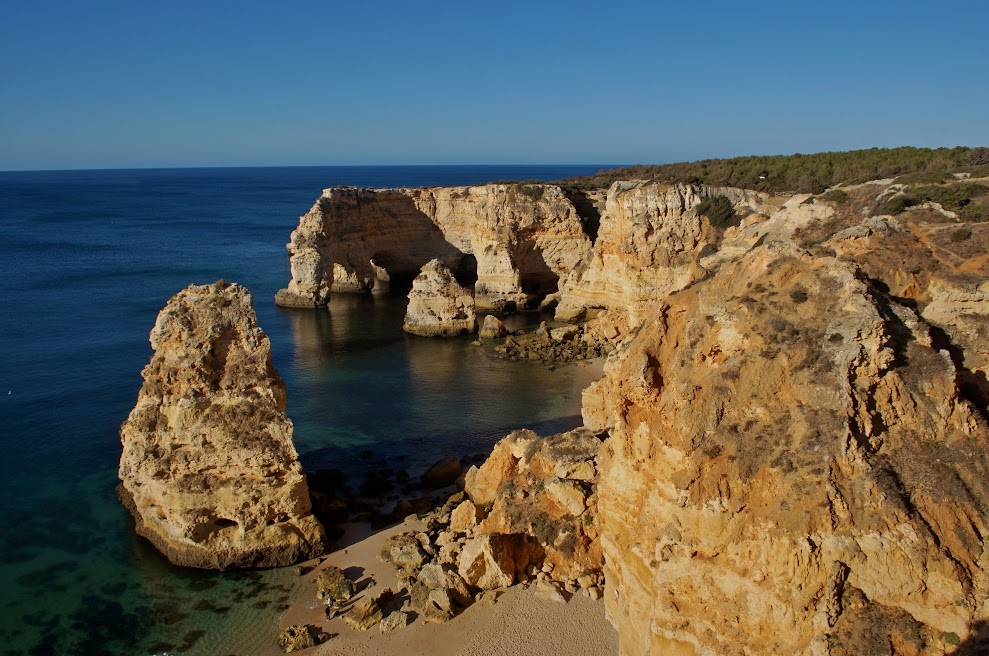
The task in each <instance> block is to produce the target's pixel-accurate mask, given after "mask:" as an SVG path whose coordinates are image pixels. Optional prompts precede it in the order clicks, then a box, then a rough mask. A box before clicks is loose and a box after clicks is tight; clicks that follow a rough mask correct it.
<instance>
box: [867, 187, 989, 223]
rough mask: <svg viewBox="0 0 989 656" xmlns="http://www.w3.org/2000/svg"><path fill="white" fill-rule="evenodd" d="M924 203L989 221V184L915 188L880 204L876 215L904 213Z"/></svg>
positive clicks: (966, 216)
mask: <svg viewBox="0 0 989 656" xmlns="http://www.w3.org/2000/svg"><path fill="white" fill-rule="evenodd" d="M924 203H937V204H938V205H940V206H941V207H943V208H944V209H946V210H949V211H951V212H954V213H956V214H958V216H959V218H961V219H962V220H964V221H989V187H987V186H985V185H981V184H976V183H959V184H953V185H923V186H919V187H912V188H910V189H908V190H906V191H905V192H904V193H902V194H898V195H896V196H893V197H892V198H890V199H889V200H886V201H884V202H883V203H881V204H879V205H878V206H877V207H876V209H875V211H874V214H900V213H901V212H903V211H904V210H906V209H908V208H910V207H913V206H916V205H922V204H924Z"/></svg>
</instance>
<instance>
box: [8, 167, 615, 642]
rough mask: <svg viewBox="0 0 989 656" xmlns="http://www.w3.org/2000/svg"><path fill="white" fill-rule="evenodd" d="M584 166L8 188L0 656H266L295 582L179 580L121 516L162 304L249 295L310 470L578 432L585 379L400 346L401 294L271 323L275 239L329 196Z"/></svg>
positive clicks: (21, 177) (41, 177) (90, 179)
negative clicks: (337, 188)
mask: <svg viewBox="0 0 989 656" xmlns="http://www.w3.org/2000/svg"><path fill="white" fill-rule="evenodd" d="M599 168H601V167H599V166H583V167H573V166H570V167H503V166H502V167H319V168H315V167H313V168H278V169H199V170H194V169H189V170H178V169H173V170H134V171H76V172H23V173H10V172H8V173H0V274H2V275H0V299H2V311H0V453H2V458H0V591H2V596H0V653H4V654H109V655H116V654H120V655H127V656H134V655H141V654H163V653H168V654H181V655H183V656H187V655H199V654H201V655H220V656H223V655H226V654H239V655H241V656H244V655H246V654H255V653H263V652H267V651H270V650H271V648H272V645H273V636H274V627H275V621H276V620H277V617H278V615H279V613H280V612H281V609H282V608H283V607H284V605H286V604H287V602H288V600H289V598H290V596H291V594H292V592H293V589H294V586H295V582H296V577H295V576H294V575H293V574H292V573H291V572H290V571H287V570H272V571H264V572H226V573H212V572H200V571H194V570H183V569H180V568H176V567H173V566H172V565H170V564H169V563H168V562H167V561H166V560H165V559H164V558H162V557H161V556H160V555H159V554H158V553H157V552H156V551H155V550H154V549H153V548H152V547H150V546H149V545H148V544H147V543H146V542H145V541H143V540H142V539H140V538H137V537H135V536H134V534H133V531H132V525H131V521H130V518H129V516H128V515H127V513H126V512H125V511H124V510H123V509H122V508H121V507H120V505H119V504H118V503H117V500H116V497H115V494H114V486H115V485H116V464H117V460H118V458H119V455H120V443H119V437H118V434H117V430H118V428H119V425H120V423H121V422H122V421H123V419H124V418H125V417H126V415H127V412H128V411H129V410H130V408H131V407H132V406H133V404H134V400H135V398H136V395H137V391H138V389H139V387H140V371H141V368H142V367H143V366H144V365H145V364H146V363H147V361H148V358H149V357H150V355H151V349H150V346H149V345H148V341H147V337H148V332H149V331H150V329H151V326H152V325H153V323H154V319H155V316H156V315H157V313H158V311H159V310H160V309H161V307H162V306H163V305H164V304H165V302H166V301H167V300H168V298H169V297H170V296H171V295H172V294H174V293H175V292H176V291H178V290H179V289H181V288H182V287H184V286H185V285H187V284H189V283H192V282H196V283H205V282H212V281H214V280H216V279H219V278H223V279H225V280H232V281H237V282H240V283H242V284H244V285H246V286H247V287H248V288H249V289H251V290H252V292H253V293H254V298H255V309H256V310H257V313H258V319H259V322H260V324H261V326H262V328H263V329H264V330H265V331H266V332H267V333H268V335H269V337H270V338H271V340H272V346H273V357H274V361H275V366H276V367H277V368H278V370H279V372H280V373H281V374H282V377H283V378H284V379H285V382H286V385H287V388H288V395H289V406H288V413H289V416H290V417H291V418H292V419H293V421H294V422H295V427H296V431H295V440H296V446H297V448H298V450H299V453H300V456H301V458H302V461H303V465H304V467H306V468H307V469H314V468H319V467H330V466H332V467H340V468H342V469H345V470H350V471H358V470H360V469H361V467H363V466H364V462H365V460H364V459H362V458H361V456H360V453H361V452H362V451H365V450H371V451H373V452H374V453H375V455H376V457H381V458H386V459H388V460H389V462H390V463H394V465H395V466H396V468H405V469H408V470H409V471H410V472H412V473H413V474H415V473H418V472H420V471H422V470H423V469H425V467H426V466H428V465H429V464H430V463H431V462H433V461H435V460H436V459H437V458H439V457H440V456H443V455H447V454H450V453H454V454H465V453H475V452H478V451H484V450H486V449H487V448H489V447H490V445H491V444H492V443H493V442H494V441H495V440H497V439H498V438H499V437H501V436H502V435H504V434H505V433H506V432H508V431H509V430H511V429H514V428H518V427H522V426H529V427H533V428H536V429H537V430H540V431H542V432H552V431H556V430H562V429H566V428H569V427H571V426H573V425H575V424H576V423H577V422H579V417H578V416H577V415H578V412H579V401H580V398H579V397H580V389H581V388H582V387H583V386H584V385H586V384H587V382H589V376H590V373H589V370H588V369H587V368H582V367H560V368H558V369H557V370H556V371H552V372H550V371H548V370H547V369H545V368H544V367H541V366H538V365H531V364H528V363H510V362H503V361H501V360H497V359H496V358H494V357H492V355H491V353H490V351H488V350H486V349H480V348H477V347H473V346H471V345H470V342H469V340H465V339H452V340H425V339H420V338H414V337H409V336H406V335H405V334H404V333H403V332H402V330H401V319H402V314H403V312H404V302H403V299H401V298H395V297H374V298H372V297H344V296H337V297H335V298H334V300H333V302H332V304H331V310H330V312H328V313H327V312H315V311H305V310H282V309H278V308H275V307H274V305H273V303H272V301H271V299H272V297H273V295H274V293H275V291H276V290H277V289H278V288H279V287H282V286H284V283H285V282H286V280H287V277H288V273H287V270H288V267H287V256H286V252H285V246H284V245H285V243H286V242H287V240H288V235H289V232H291V230H292V229H293V228H294V227H295V225H296V223H297V221H298V216H299V215H300V214H302V213H303V212H305V211H306V210H307V209H308V208H309V206H310V205H311V203H312V202H313V200H314V199H315V198H316V197H317V196H318V195H319V193H320V190H321V189H322V188H324V187H327V186H331V185H334V184H356V185H366V186H399V185H403V186H415V185H452V184H472V183H480V182H484V181H487V180H493V179H558V178H561V177H565V176H570V175H578V174H583V173H591V172H594V171H596V170H598V169H599Z"/></svg>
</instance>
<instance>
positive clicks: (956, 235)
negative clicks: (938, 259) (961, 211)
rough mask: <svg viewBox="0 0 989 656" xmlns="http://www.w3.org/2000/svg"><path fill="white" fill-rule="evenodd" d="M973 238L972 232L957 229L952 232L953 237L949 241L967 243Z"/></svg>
mask: <svg viewBox="0 0 989 656" xmlns="http://www.w3.org/2000/svg"><path fill="white" fill-rule="evenodd" d="M971 236H972V231H971V230H969V229H968V228H956V229H955V230H952V231H951V236H950V237H949V239H951V241H965V240H966V239H968V238H969V237H971Z"/></svg>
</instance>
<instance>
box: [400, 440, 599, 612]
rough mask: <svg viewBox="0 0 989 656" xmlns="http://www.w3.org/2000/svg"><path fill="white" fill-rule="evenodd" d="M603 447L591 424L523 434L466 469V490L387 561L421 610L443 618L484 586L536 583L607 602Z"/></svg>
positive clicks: (405, 537) (404, 538)
mask: <svg viewBox="0 0 989 656" xmlns="http://www.w3.org/2000/svg"><path fill="white" fill-rule="evenodd" d="M600 449H601V440H600V439H598V437H597V436H596V435H594V434H593V433H591V432H590V431H587V430H584V429H577V430H574V431H569V432H567V433H561V434H559V435H553V436H551V437H547V438H540V437H539V436H538V435H536V434H535V433H533V432H532V431H529V430H520V431H515V432H513V433H511V434H510V435H508V436H507V437H505V438H504V439H502V440H501V441H499V442H498V444H497V445H496V446H495V448H494V450H493V451H492V453H491V456H490V457H489V458H488V459H487V460H486V461H485V462H484V463H483V464H482V465H481V467H480V468H477V467H472V468H471V469H470V470H469V471H468V473H467V476H466V480H465V483H466V488H465V493H464V492H461V493H458V494H455V495H454V496H452V497H451V498H450V499H449V500H448V501H447V503H446V504H445V505H444V506H443V507H441V508H440V509H438V510H436V511H435V512H433V513H431V514H430V515H427V516H426V517H425V518H424V519H425V520H426V530H425V531H422V532H418V533H414V532H408V533H401V534H398V535H396V536H393V537H391V538H389V539H388V541H387V542H386V543H385V545H384V547H383V549H382V551H381V554H380V558H381V559H382V560H384V561H386V562H389V563H391V564H392V565H393V566H394V567H395V568H396V569H397V570H398V571H399V580H400V585H401V587H403V588H407V589H408V596H409V599H410V600H411V606H412V608H413V609H414V610H415V611H416V613H418V614H419V615H420V616H422V617H423V618H424V620H425V621H427V622H441V621H445V620H447V619H450V618H451V617H452V616H453V615H455V614H456V613H457V612H459V610H460V609H462V608H464V607H466V606H468V605H470V604H472V603H473V602H474V601H475V599H478V598H483V592H482V591H490V590H494V589H496V588H501V587H505V586H510V585H513V584H516V583H522V582H533V581H536V582H538V583H539V584H541V585H542V586H543V589H544V592H545V593H546V594H547V595H549V596H553V595H555V596H556V597H558V598H559V599H560V600H561V601H562V599H563V598H562V596H561V591H563V592H567V593H569V594H573V593H576V592H577V591H578V590H584V591H586V594H588V595H590V596H591V597H593V598H595V599H599V598H600V597H601V588H600V583H601V565H602V554H601V549H600V546H599V542H598V540H597V537H598V532H597V530H598V529H597V527H598V523H597V519H596V517H597V515H596V512H597V511H596V505H597V495H596V493H595V484H596V481H597V465H596V463H597V458H598V454H599V452H600Z"/></svg>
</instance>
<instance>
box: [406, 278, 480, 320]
mask: <svg viewBox="0 0 989 656" xmlns="http://www.w3.org/2000/svg"><path fill="white" fill-rule="evenodd" d="M402 328H403V329H404V330H405V332H407V333H412V334H413V335H420V336H422V337H436V336H441V335H448V336H455V335H464V334H468V333H473V332H476V331H477V317H476V315H475V314H474V297H473V296H472V295H471V293H470V290H469V289H464V288H463V287H461V286H460V285H459V284H458V283H457V281H456V279H455V278H454V277H453V274H452V273H450V270H449V269H448V268H447V267H446V265H445V264H443V263H442V262H440V261H439V260H430V261H429V262H427V263H426V264H425V265H423V267H422V271H421V272H420V273H419V275H418V276H416V279H415V280H414V281H413V282H412V291H411V292H409V305H408V308H407V309H406V311H405V323H404V325H403V326H402Z"/></svg>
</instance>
